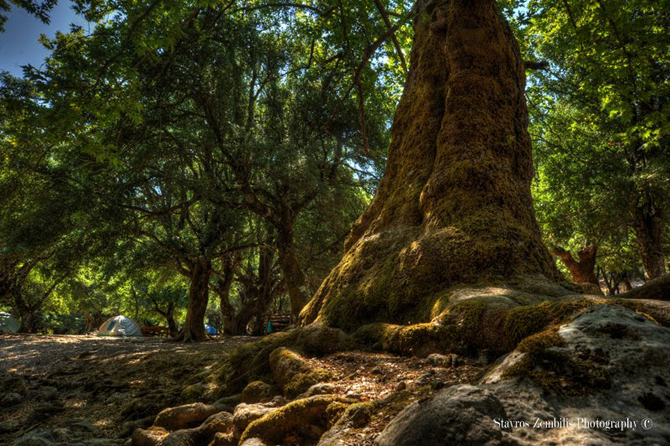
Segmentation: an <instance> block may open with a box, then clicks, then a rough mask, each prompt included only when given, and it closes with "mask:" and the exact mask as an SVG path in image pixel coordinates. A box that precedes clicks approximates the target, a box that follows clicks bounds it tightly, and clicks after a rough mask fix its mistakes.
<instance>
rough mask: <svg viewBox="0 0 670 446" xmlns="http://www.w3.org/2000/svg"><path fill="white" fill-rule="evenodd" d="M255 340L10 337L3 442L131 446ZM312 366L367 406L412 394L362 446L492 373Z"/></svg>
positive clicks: (367, 364)
mask: <svg viewBox="0 0 670 446" xmlns="http://www.w3.org/2000/svg"><path fill="white" fill-rule="evenodd" d="M254 339H256V338H252V337H215V338H214V339H213V340H212V341H210V342H204V343H199V344H182V343H174V342H167V341H166V340H164V339H158V338H110V337H95V336H38V335H1V336H0V390H2V392H1V393H0V444H2V445H4V444H7V445H12V444H13V443H14V442H15V441H16V440H17V439H18V438H21V437H23V436H24V435H26V434H28V435H31V434H30V433H33V432H34V433H36V434H35V435H37V436H38V437H39V436H40V435H42V437H43V438H45V440H46V442H42V443H40V442H39V441H38V443H26V444H44V445H49V444H72V445H75V444H76V445H83V446H86V445H98V446H105V445H117V444H123V442H124V439H126V438H128V437H129V436H130V434H131V433H132V431H133V430H134V429H135V428H138V427H141V428H146V427H148V426H150V425H151V424H152V422H153V420H154V418H155V416H156V415H157V414H158V412H160V411H161V410H163V409H164V408H167V407H173V406H177V405H180V404H183V403H184V401H183V400H182V398H181V392H182V390H183V389H184V388H185V387H186V380H187V379H188V378H189V377H191V376H193V375H195V374H197V373H200V372H202V371H204V370H206V369H208V368H211V367H213V366H214V365H215V364H216V362H217V361H219V360H220V359H221V358H222V357H223V356H224V355H225V354H226V353H227V352H229V351H230V350H232V349H233V348H235V347H237V346H239V345H241V344H242V343H244V342H249V341H253V340H254ZM310 362H311V363H312V364H313V366H314V367H319V368H325V369H328V370H330V371H331V372H332V374H333V375H334V377H335V378H334V379H333V380H332V381H331V382H330V383H331V384H332V385H333V387H334V393H338V394H341V395H346V396H347V397H349V398H353V399H355V400H358V401H361V402H365V401H375V400H380V399H384V398H387V397H389V395H391V394H394V393H396V394H397V393H398V392H400V391H401V392H402V394H403V395H404V397H403V398H402V404H397V405H389V406H388V409H387V410H386V411H384V412H383V413H381V412H380V413H377V414H375V415H374V416H373V417H372V419H371V420H369V422H367V423H366V424H365V425H364V426H360V427H359V428H356V429H351V430H350V429H348V428H347V429H345V431H346V432H344V434H345V435H343V437H341V439H342V440H344V442H345V443H346V444H355V445H363V444H372V441H373V439H374V437H375V436H376V435H377V434H378V433H379V432H380V431H381V430H382V429H383V428H384V426H385V425H386V424H387V423H388V422H389V420H390V419H391V418H392V417H393V416H395V414H397V413H398V412H399V411H400V410H401V409H402V408H403V407H404V406H405V405H407V404H409V403H410V402H412V401H415V400H417V399H423V398H425V397H427V396H428V395H430V394H431V393H433V392H434V391H436V390H438V389H440V388H443V387H448V386H450V385H454V384H459V383H464V382H472V381H473V380H475V379H476V378H477V376H479V375H480V374H481V372H482V371H483V368H482V367H481V366H476V365H471V364H470V365H468V364H464V363H462V364H459V365H458V366H455V367H451V366H449V367H441V366H435V365H434V364H432V363H431V362H430V361H428V360H426V359H418V358H406V357H399V356H395V355H390V354H385V353H370V352H360V351H352V352H340V353H336V354H333V355H329V356H326V357H323V358H318V359H316V358H313V359H310ZM23 438H25V437H23ZM19 443H20V444H22V443H21V442H19ZM287 444H290V443H287Z"/></svg>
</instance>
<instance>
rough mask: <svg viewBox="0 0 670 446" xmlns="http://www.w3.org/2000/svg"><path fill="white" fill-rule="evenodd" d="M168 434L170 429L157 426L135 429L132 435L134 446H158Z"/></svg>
mask: <svg viewBox="0 0 670 446" xmlns="http://www.w3.org/2000/svg"><path fill="white" fill-rule="evenodd" d="M168 434H169V432H168V431H166V430H165V429H163V428H162V427H157V426H152V427H150V428H149V429H135V431H134V432H133V435H132V437H131V440H132V446H156V445H157V444H159V443H160V442H161V441H163V439H164V438H165V437H167V436H168Z"/></svg>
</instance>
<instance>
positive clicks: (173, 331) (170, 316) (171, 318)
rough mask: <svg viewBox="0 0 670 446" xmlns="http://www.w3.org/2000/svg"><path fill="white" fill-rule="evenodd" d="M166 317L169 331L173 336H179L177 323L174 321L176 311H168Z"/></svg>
mask: <svg viewBox="0 0 670 446" xmlns="http://www.w3.org/2000/svg"><path fill="white" fill-rule="evenodd" d="M164 317H165V321H166V322H167V325H168V329H169V330H170V334H171V335H172V336H175V335H177V332H178V331H179V330H178V329H177V321H175V320H174V310H170V311H168V312H167V313H166V314H165V316H164Z"/></svg>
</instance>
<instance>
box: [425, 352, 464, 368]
mask: <svg viewBox="0 0 670 446" xmlns="http://www.w3.org/2000/svg"><path fill="white" fill-rule="evenodd" d="M426 362H427V363H428V365H432V366H433V367H458V366H459V365H461V364H463V358H461V357H460V356H458V355H456V354H454V353H450V354H448V355H441V354H439V353H432V354H430V355H428V357H427V358H426Z"/></svg>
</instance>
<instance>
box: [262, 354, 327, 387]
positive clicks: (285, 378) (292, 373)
mask: <svg viewBox="0 0 670 446" xmlns="http://www.w3.org/2000/svg"><path fill="white" fill-rule="evenodd" d="M270 368H271V369H272V378H274V380H275V382H276V383H277V385H278V386H279V387H280V388H281V389H282V391H283V392H284V395H286V396H287V397H288V398H295V397H296V396H298V395H300V394H301V393H303V392H305V391H306V390H307V389H309V388H310V387H311V386H313V385H314V384H317V383H320V382H323V381H327V380H328V379H330V378H331V374H330V372H328V371H326V370H324V369H318V368H314V367H313V366H312V365H311V364H309V362H307V360H306V359H305V358H303V357H302V356H301V355H299V354H298V353H296V352H294V351H293V350H289V349H287V348H283V347H280V348H277V349H275V350H274V351H273V352H272V353H271V354H270Z"/></svg>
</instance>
